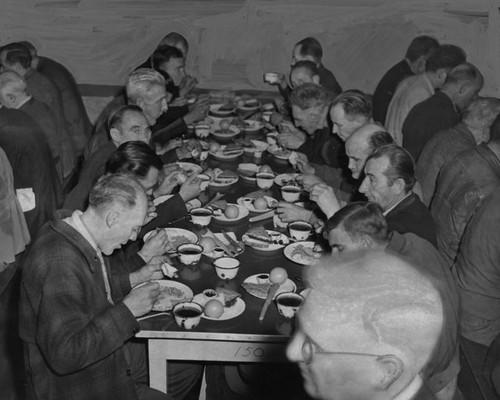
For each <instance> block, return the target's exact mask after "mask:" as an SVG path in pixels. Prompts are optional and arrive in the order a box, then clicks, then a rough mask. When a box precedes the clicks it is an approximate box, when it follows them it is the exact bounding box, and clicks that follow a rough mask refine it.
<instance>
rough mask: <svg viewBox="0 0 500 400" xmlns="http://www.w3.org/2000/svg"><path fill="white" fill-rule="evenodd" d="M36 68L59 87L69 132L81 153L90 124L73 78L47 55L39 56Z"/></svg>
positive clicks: (86, 139) (88, 133) (87, 137)
mask: <svg viewBox="0 0 500 400" xmlns="http://www.w3.org/2000/svg"><path fill="white" fill-rule="evenodd" d="M36 69H37V71H38V72H40V73H41V74H43V75H45V76H46V77H47V78H49V79H50V80H51V81H52V83H53V84H54V85H55V86H56V87H57V88H58V89H59V92H60V93H61V97H62V108H63V113H64V118H65V120H66V122H67V123H68V129H69V133H70V135H71V137H73V138H74V139H75V143H76V148H77V149H78V152H79V153H80V154H81V153H82V152H83V150H84V149H85V146H86V144H87V142H88V140H89V138H90V135H91V133H92V124H91V123H90V120H89V117H88V115H87V110H86V109H85V105H84V104H83V100H82V96H81V95H80V91H79V90H78V85H77V83H76V81H75V78H74V77H73V75H72V74H71V72H69V71H68V69H66V67H65V66H64V65H62V64H60V63H58V62H57V61H54V60H52V59H50V58H47V57H39V61H38V65H37V66H36Z"/></svg>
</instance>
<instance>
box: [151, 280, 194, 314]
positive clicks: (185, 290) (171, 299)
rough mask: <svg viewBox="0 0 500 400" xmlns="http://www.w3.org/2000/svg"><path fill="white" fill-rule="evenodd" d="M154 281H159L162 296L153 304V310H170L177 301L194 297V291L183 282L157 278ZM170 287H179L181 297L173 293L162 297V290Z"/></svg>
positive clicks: (189, 299)
mask: <svg viewBox="0 0 500 400" xmlns="http://www.w3.org/2000/svg"><path fill="white" fill-rule="evenodd" d="M153 282H158V284H159V285H160V297H159V300H158V301H157V302H156V303H155V305H154V306H153V311H169V310H171V309H172V307H173V306H174V305H176V304H177V303H180V302H181V301H191V299H192V298H193V291H192V290H191V289H190V288H189V287H187V286H186V285H184V284H183V283H180V282H177V281H166V280H156V281H153ZM168 288H174V289H177V290H179V291H181V292H182V295H180V297H178V296H173V295H172V296H165V297H163V298H162V294H161V293H162V290H168Z"/></svg>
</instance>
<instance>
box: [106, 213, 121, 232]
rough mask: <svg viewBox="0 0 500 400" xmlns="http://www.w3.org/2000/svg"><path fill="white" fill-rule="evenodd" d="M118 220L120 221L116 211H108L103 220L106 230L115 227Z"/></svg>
mask: <svg viewBox="0 0 500 400" xmlns="http://www.w3.org/2000/svg"><path fill="white" fill-rule="evenodd" d="M119 219H120V213H119V212H118V210H110V211H109V212H108V213H107V214H106V218H105V221H106V226H107V227H108V228H112V227H113V226H114V225H116V224H117V223H118V220H119Z"/></svg>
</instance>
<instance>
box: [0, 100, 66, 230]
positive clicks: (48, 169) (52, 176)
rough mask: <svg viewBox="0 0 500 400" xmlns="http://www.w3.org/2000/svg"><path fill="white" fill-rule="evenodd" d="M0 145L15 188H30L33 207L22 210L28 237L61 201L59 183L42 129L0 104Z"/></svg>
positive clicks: (16, 111) (24, 116) (21, 114)
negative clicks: (32, 195)
mask: <svg viewBox="0 0 500 400" xmlns="http://www.w3.org/2000/svg"><path fill="white" fill-rule="evenodd" d="M0 147H2V148H3V149H4V151H5V154H7V158H8V159H9V162H10V164H11V165H12V171H13V172H14V187H15V188H16V189H27V188H32V189H33V193H34V195H35V202H36V204H35V208H34V209H32V210H30V211H27V212H25V213H24V216H25V218H26V223H27V225H28V229H29V231H30V234H31V236H32V237H34V236H35V234H36V232H37V231H38V229H39V228H40V227H41V226H42V225H43V224H44V223H45V222H46V221H47V220H49V219H51V218H52V213H53V212H54V210H56V209H57V208H59V206H60V205H61V202H62V189H61V183H60V181H59V178H58V176H57V171H56V169H55V166H54V161H53V159H52V153H51V151H50V148H49V146H48V144H47V141H46V140H45V136H44V133H43V131H42V128H40V126H39V125H38V124H37V123H36V122H35V121H33V119H31V117H29V116H28V115H27V114H25V113H23V112H22V111H19V110H13V109H8V108H5V107H0Z"/></svg>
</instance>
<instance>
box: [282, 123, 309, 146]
mask: <svg viewBox="0 0 500 400" xmlns="http://www.w3.org/2000/svg"><path fill="white" fill-rule="evenodd" d="M280 127H281V128H280V132H281V133H280V134H279V135H278V142H279V143H280V144H281V145H282V146H284V147H286V148H287V149H291V150H296V149H298V148H299V147H300V146H302V145H303V144H304V142H305V141H306V134H305V133H304V132H302V131H301V130H300V129H297V128H296V127H295V126H294V125H293V124H292V123H291V122H288V121H283V122H282V123H281V125H280Z"/></svg>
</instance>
